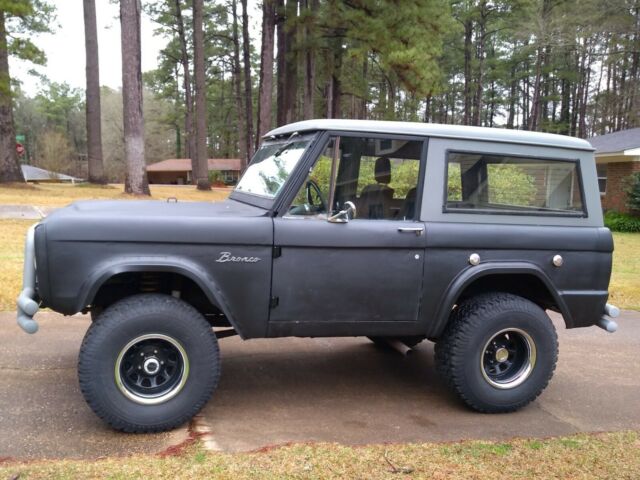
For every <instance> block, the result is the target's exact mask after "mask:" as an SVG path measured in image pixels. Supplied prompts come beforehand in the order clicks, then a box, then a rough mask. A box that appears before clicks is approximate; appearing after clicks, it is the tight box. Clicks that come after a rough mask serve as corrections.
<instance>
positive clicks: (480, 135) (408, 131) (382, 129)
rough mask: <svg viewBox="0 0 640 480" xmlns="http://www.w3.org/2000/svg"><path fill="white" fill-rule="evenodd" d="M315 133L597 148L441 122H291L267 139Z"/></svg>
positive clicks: (532, 134)
mask: <svg viewBox="0 0 640 480" xmlns="http://www.w3.org/2000/svg"><path fill="white" fill-rule="evenodd" d="M313 130H339V131H351V132H371V133H391V134H399V135H413V136H427V137H440V138H456V139H462V140H484V141H491V142H502V143H522V144H527V145H540V146H546V147H560V148H571V149H574V150H589V151H593V150H594V148H593V147H592V146H591V144H590V143H589V142H587V141H586V140H582V139H580V138H575V137H568V136H565V135H555V134H552V133H540V132H529V131H526V130H508V129H505V128H487V127H469V126H463V125H443V124H438V123H418V122H386V121H378V120H339V119H319V120H304V121H302V122H296V123H290V124H289V125H283V126H282V127H278V128H276V129H274V130H271V131H270V132H269V133H267V134H266V135H265V138H267V137H278V136H281V135H290V134H292V133H294V132H300V133H301V132H309V131H313Z"/></svg>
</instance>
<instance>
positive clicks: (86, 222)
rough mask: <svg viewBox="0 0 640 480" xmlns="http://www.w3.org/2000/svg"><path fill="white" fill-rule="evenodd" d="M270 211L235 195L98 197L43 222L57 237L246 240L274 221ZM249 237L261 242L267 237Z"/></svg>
mask: <svg viewBox="0 0 640 480" xmlns="http://www.w3.org/2000/svg"><path fill="white" fill-rule="evenodd" d="M267 213H268V211H267V210H264V209H261V208H258V207H254V206H251V205H247V204H244V203H241V202H238V201H235V200H231V199H227V200H224V201H222V202H215V203H211V202H167V201H159V200H158V201H149V200H130V201H122V200H97V201H82V202H76V203H73V204H71V205H69V206H68V207H65V208H62V209H60V210H56V211H55V212H53V213H52V214H51V215H49V216H48V217H47V218H45V219H44V220H43V221H42V222H41V224H43V225H44V226H45V229H46V235H47V239H48V240H54V241H55V240H65V241H107V242H108V241H115V242H121V241H126V242H131V241H134V242H158V241H161V242H176V243H210V242H212V241H220V240H223V239H225V240H234V241H239V242H240V243H244V242H243V240H245V241H246V240H249V238H244V239H243V238H242V236H243V235H245V234H246V233H247V231H250V230H253V231H254V232H256V233H257V232H258V231H261V230H263V228H260V227H261V226H263V224H265V225H264V227H266V224H267V223H268V224H269V225H270V223H271V219H270V218H269V216H268V215H267ZM268 229H271V227H270V226H269V228H268ZM258 236H259V237H262V235H258ZM248 237H251V238H252V240H251V241H257V242H258V243H261V241H260V240H262V238H260V239H258V238H254V237H255V235H248Z"/></svg>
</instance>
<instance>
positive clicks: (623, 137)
mask: <svg viewBox="0 0 640 480" xmlns="http://www.w3.org/2000/svg"><path fill="white" fill-rule="evenodd" d="M589 142H591V145H593V147H594V148H595V149H596V168H597V169H598V183H599V185H600V195H601V197H602V208H604V209H605V210H616V211H618V212H628V211H629V209H628V208H627V206H626V203H627V195H626V194H625V188H626V185H625V179H626V178H627V177H629V175H631V174H632V173H634V172H640V128H632V129H630V130H622V131H620V132H614V133H608V134H606V135H600V136H598V137H592V138H590V139H589Z"/></svg>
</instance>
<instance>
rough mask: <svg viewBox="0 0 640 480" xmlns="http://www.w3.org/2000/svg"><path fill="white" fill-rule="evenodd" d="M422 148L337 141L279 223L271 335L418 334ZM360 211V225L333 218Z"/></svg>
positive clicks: (384, 140)
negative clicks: (348, 207) (349, 208)
mask: <svg viewBox="0 0 640 480" xmlns="http://www.w3.org/2000/svg"><path fill="white" fill-rule="evenodd" d="M424 147H425V145H424V142H423V141H422V140H416V139H406V138H396V137H380V136H369V137H363V136H357V135H350V136H344V135H343V136H336V137H333V138H332V139H331V140H330V142H329V144H328V146H327V149H326V150H325V151H324V153H323V154H322V155H320V156H319V158H318V159H317V160H316V161H315V163H314V166H313V167H312V169H311V170H310V173H309V176H308V178H307V179H306V180H305V182H304V183H303V185H302V187H301V189H300V191H299V192H298V194H297V195H296V197H295V198H294V199H293V200H292V201H291V203H290V205H289V206H288V207H287V208H286V213H284V214H283V215H281V216H279V217H276V218H275V219H274V245H275V247H276V248H275V254H274V260H273V277H272V309H271V313H270V321H269V323H270V326H269V334H270V335H271V336H279V335H301V336H305V335H318V336H323V335H329V336H333V335H384V334H385V333H388V334H390V335H392V334H393V335H397V334H410V333H413V330H414V329H415V328H416V322H417V319H418V313H419V307H420V297H421V292H422V277H423V266H424V252H425V231H424V227H425V225H424V223H423V222H420V221H418V220H416V219H417V213H418V212H417V206H418V205H419V197H420V191H419V188H418V184H419V179H420V174H421V172H422V170H423V168H422V167H421V164H422V161H421V159H422V158H423V152H424V151H426V148H424ZM347 202H351V203H352V204H353V205H355V207H356V215H355V218H350V219H349V221H348V222H342V223H336V222H335V219H334V221H330V217H332V216H334V215H336V213H338V212H339V211H341V210H344V209H345V205H346V204H347Z"/></svg>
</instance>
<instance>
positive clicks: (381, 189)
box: [358, 157, 394, 219]
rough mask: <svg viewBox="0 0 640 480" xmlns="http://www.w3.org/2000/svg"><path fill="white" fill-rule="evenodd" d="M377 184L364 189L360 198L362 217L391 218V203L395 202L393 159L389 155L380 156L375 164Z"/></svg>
mask: <svg viewBox="0 0 640 480" xmlns="http://www.w3.org/2000/svg"><path fill="white" fill-rule="evenodd" d="M374 173H375V179H376V182H377V183H375V184H371V185H367V186H366V187H364V188H363V189H362V193H360V199H359V202H358V203H359V211H360V212H362V213H361V214H360V215H359V216H360V217H361V218H369V219H383V218H387V219H390V218H391V204H392V202H393V192H394V190H393V188H391V187H390V186H389V183H391V161H390V160H389V158H387V157H380V158H378V159H377V160H376V164H375V169H374Z"/></svg>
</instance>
